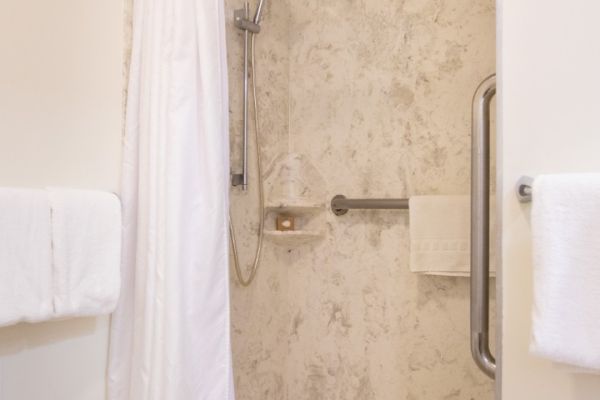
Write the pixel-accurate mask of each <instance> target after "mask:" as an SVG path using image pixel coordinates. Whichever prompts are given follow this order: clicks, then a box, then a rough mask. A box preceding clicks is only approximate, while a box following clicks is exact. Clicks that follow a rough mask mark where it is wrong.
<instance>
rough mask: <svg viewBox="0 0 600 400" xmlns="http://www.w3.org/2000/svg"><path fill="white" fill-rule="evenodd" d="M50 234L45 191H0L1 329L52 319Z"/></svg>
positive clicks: (3, 189) (48, 208) (48, 209)
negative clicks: (17, 324) (20, 323)
mask: <svg viewBox="0 0 600 400" xmlns="http://www.w3.org/2000/svg"><path fill="white" fill-rule="evenodd" d="M50 234H51V228H50V206H49V203H48V196H47V195H46V192H45V191H44V190H27V189H9V188H2V189H0V326H6V325H11V324H15V323H18V322H21V321H28V322H37V321H42V320H45V319H48V318H50V317H51V316H52V314H53V307H52V261H51V260H52V258H51V249H50Z"/></svg>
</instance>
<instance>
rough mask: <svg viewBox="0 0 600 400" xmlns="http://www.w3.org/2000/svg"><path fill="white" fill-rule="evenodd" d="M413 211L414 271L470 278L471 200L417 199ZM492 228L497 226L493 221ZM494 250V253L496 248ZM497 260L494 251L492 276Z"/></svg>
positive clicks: (491, 236) (418, 197)
mask: <svg viewBox="0 0 600 400" xmlns="http://www.w3.org/2000/svg"><path fill="white" fill-rule="evenodd" d="M490 208H491V209H492V210H493V207H490ZM409 209H410V211H409V213H410V224H409V225H410V228H409V229H410V270H411V271H412V272H416V273H422V274H426V275H442V276H469V275H470V265H471V263H470V254H471V253H470V248H471V246H470V241H471V238H470V232H471V227H470V221H471V200H470V197H469V196H413V197H411V198H410V200H409ZM492 214H493V213H492ZM491 226H492V227H493V226H494V224H493V221H492V225H491ZM493 231H494V229H492V234H491V235H490V242H491V243H493V241H494V240H493V238H494V235H493ZM491 248H492V250H493V248H494V246H493V245H491ZM494 258H495V257H494V252H493V251H492V253H491V256H490V274H491V275H494V273H495V268H494V264H495V263H494V262H493V261H494Z"/></svg>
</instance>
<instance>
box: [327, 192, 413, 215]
mask: <svg viewBox="0 0 600 400" xmlns="http://www.w3.org/2000/svg"><path fill="white" fill-rule="evenodd" d="M353 209H363V210H408V199H347V198H346V196H344V195H341V194H338V195H336V196H334V197H333V199H331V211H333V213H334V214H335V215H344V214H346V213H347V212H348V210H353Z"/></svg>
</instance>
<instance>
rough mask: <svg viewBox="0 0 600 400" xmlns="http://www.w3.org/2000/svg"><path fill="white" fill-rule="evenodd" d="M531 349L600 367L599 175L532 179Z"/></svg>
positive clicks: (584, 365) (555, 358) (559, 359)
mask: <svg viewBox="0 0 600 400" xmlns="http://www.w3.org/2000/svg"><path fill="white" fill-rule="evenodd" d="M532 207H533V208H532V215H531V228H532V235H533V243H532V245H533V265H534V304H533V328H532V341H531V351H532V353H534V354H536V355H539V356H542V357H545V358H548V359H550V360H553V361H556V362H560V363H564V364H570V365H573V366H576V367H581V368H587V369H594V370H599V369H600V174H564V175H545V176H539V177H538V178H536V180H535V182H534V184H533V206H532Z"/></svg>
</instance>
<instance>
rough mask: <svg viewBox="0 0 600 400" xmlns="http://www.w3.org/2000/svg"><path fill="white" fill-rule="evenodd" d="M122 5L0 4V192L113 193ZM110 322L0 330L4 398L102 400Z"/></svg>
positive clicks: (71, 1)
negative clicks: (16, 189)
mask: <svg viewBox="0 0 600 400" xmlns="http://www.w3.org/2000/svg"><path fill="white" fill-rule="evenodd" d="M122 18H123V6H122V2H121V0H110V1H100V2H99V1H92V0H83V1H82V0H59V1H52V2H47V1H34V0H3V1H2V2H0V49H2V56H1V59H2V62H1V63H0V186H26V187H27V186H29V187H44V186H68V187H79V188H93V189H104V190H111V191H116V190H117V189H118V176H119V164H120V162H119V158H120V142H121V141H120V138H121V116H122V100H121V98H122V97H121V85H122V78H121V71H122V41H123V34H122V32H123V29H122ZM107 340H108V318H96V319H94V318H89V319H74V320H68V321H62V322H52V323H43V324H32V325H28V324H21V325H17V326H14V327H8V328H1V329H0V399H2V400H17V399H18V400H38V399H44V400H75V399H77V400H102V399H104V372H105V367H106V351H107Z"/></svg>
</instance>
